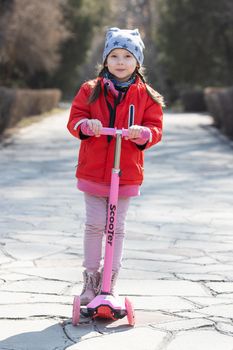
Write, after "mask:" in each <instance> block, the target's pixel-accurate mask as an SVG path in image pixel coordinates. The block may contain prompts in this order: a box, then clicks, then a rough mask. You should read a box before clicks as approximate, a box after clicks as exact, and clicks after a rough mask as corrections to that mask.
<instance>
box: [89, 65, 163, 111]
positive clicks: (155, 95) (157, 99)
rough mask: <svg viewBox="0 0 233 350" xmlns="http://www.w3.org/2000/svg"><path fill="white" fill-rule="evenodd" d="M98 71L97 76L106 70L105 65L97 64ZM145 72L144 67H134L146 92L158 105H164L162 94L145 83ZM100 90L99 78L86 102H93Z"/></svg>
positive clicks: (100, 75) (101, 75)
mask: <svg viewBox="0 0 233 350" xmlns="http://www.w3.org/2000/svg"><path fill="white" fill-rule="evenodd" d="M97 68H98V71H99V72H98V73H97V76H98V77H103V76H104V74H105V72H106V71H107V67H105V66H102V65H101V66H100V65H99V66H98V67H97ZM144 72H145V68H144V67H140V68H136V75H137V76H139V78H140V79H141V80H142V82H143V83H144V84H145V86H146V91H147V93H148V95H149V96H150V97H151V98H152V99H153V100H154V101H155V102H157V103H158V104H159V105H160V106H162V107H165V102H164V98H163V96H162V95H160V94H159V93H158V92H157V91H155V90H154V89H152V87H150V86H149V85H148V84H147V83H146V78H145V76H144V74H145V73H144ZM101 91H102V88H101V82H100V80H99V79H98V80H97V83H96V85H95V86H94V88H93V90H92V92H91V95H90V97H89V99H88V103H93V102H95V101H96V100H97V99H98V97H99V95H100V93H101Z"/></svg>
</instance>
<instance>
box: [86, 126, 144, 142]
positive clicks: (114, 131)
mask: <svg viewBox="0 0 233 350" xmlns="http://www.w3.org/2000/svg"><path fill="white" fill-rule="evenodd" d="M100 134H101V135H107V136H116V135H117V134H121V135H122V137H128V135H129V129H116V128H102V129H101V132H100ZM89 136H94V133H93V132H91V133H90V135H89ZM140 136H141V137H142V138H145V139H149V137H150V131H149V130H146V129H145V130H142V131H141V135H140Z"/></svg>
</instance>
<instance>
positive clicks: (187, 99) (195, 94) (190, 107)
mask: <svg viewBox="0 0 233 350" xmlns="http://www.w3.org/2000/svg"><path fill="white" fill-rule="evenodd" d="M181 101H182V104H183V107H184V110H185V111H186V112H204V111H206V103H205V98H204V91H203V90H201V89H200V90H185V91H183V92H182V93H181Z"/></svg>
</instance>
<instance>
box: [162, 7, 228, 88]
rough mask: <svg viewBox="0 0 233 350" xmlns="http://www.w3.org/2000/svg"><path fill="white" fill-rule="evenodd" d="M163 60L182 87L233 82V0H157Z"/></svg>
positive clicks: (167, 69) (167, 70)
mask: <svg viewBox="0 0 233 350" xmlns="http://www.w3.org/2000/svg"><path fill="white" fill-rule="evenodd" d="M156 2H157V9H158V11H159V23H158V27H157V42H158V48H159V53H160V54H159V55H160V56H159V61H160V63H161V64H162V66H163V69H164V71H165V72H166V76H167V79H168V80H169V81H170V83H171V84H172V85H175V86H176V87H177V88H178V89H179V88H181V87H190V86H196V87H205V86H208V85H213V86H217V85H230V84H232V72H233V40H232V37H233V4H232V1H231V0H222V1H219V0H212V1H209V0H199V1H198V0H195V1H194V0H176V1H172V0H156Z"/></svg>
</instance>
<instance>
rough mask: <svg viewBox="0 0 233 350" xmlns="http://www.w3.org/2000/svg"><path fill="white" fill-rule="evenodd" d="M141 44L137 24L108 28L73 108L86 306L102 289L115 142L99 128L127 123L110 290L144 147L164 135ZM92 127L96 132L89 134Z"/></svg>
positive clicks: (140, 175) (158, 98) (140, 172)
mask: <svg viewBox="0 0 233 350" xmlns="http://www.w3.org/2000/svg"><path fill="white" fill-rule="evenodd" d="M143 49H144V44H143V42H142V40H141V37H140V34H139V31H138V29H134V30H127V29H119V28H111V29H109V30H108V31H107V34H106V41H105V47H104V52H103V66H102V69H101V71H100V73H99V75H98V77H97V78H96V79H95V80H91V81H88V82H86V83H84V84H83V85H82V86H81V88H80V90H79V92H78V93H77V95H76V96H75V98H74V101H73V103H72V107H71V112H70V118H69V122H68V129H69V131H70V133H71V134H72V135H73V136H75V137H77V138H79V139H80V140H81V147H80V151H79V159H78V166H77V171H76V177H77V179H78V183H77V187H78V189H79V190H81V191H83V192H84V198H85V205H86V222H85V234H84V261H83V266H84V268H85V270H84V272H83V277H84V286H83V290H82V293H81V304H82V305H85V304H87V303H89V302H90V301H91V300H92V299H93V298H94V297H95V296H96V295H97V294H98V293H99V292H100V288H101V270H100V263H101V258H102V238H103V233H104V231H105V226H106V219H107V218H106V216H107V204H108V195H109V186H110V179H111V169H112V167H113V158H114V145H115V139H114V138H113V137H109V136H100V132H101V128H102V127H116V128H118V129H122V128H129V135H128V139H127V140H126V139H123V140H122V152H121V171H122V173H121V177H120V188H119V201H118V211H117V226H116V232H115V237H116V238H115V250H114V257H113V270H112V287H111V293H112V294H113V293H114V286H115V283H116V279H117V275H118V272H119V269H120V267H121V258H122V250H123V240H124V235H125V229H124V226H125V218H126V213H127V210H128V207H129V201H130V197H133V196H138V195H139V188H140V185H141V184H142V181H143V160H144V154H143V151H144V150H145V149H147V148H149V147H151V146H153V145H154V144H156V143H157V142H159V141H160V140H161V137H162V116H163V113H162V106H163V98H162V96H161V95H159V94H158V93H157V92H155V91H154V90H153V89H152V88H151V87H149V86H148V85H147V84H146V83H145V80H144V78H143V76H142V74H141V73H140V72H139V68H140V67H141V65H142V63H143ZM129 110H131V113H129ZM132 111H133V112H134V113H132ZM144 129H147V130H148V131H149V133H148V132H147V133H144V135H145V134H149V135H150V136H149V137H148V138H146V139H145V138H143V137H141V132H142V131H143V130H144ZM90 132H92V133H94V135H95V137H93V136H91V137H90V136H89V135H90ZM99 270H100V271H99Z"/></svg>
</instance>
